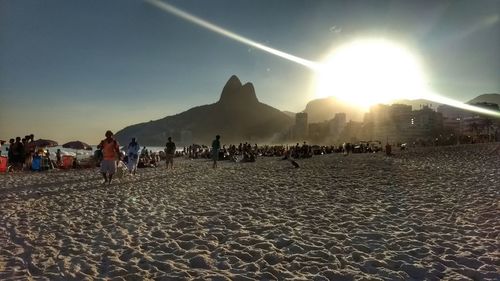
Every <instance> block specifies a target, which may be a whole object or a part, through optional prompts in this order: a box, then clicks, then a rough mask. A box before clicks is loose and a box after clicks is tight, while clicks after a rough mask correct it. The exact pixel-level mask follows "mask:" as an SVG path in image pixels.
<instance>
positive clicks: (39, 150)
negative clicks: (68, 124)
mask: <svg viewBox="0 0 500 281" xmlns="http://www.w3.org/2000/svg"><path fill="white" fill-rule="evenodd" d="M3 144H4V143H2V145H3ZM0 154H1V152H0ZM50 156H51V155H50V151H49V150H48V149H45V147H40V146H38V145H37V143H36V142H35V136H34V135H33V134H30V135H26V136H25V137H24V138H21V137H16V138H11V139H10V140H9V144H8V146H7V159H8V163H7V165H8V167H9V170H10V171H29V170H48V169H53V168H54V167H56V166H57V165H58V163H55V162H54V161H53V160H51V158H50Z"/></svg>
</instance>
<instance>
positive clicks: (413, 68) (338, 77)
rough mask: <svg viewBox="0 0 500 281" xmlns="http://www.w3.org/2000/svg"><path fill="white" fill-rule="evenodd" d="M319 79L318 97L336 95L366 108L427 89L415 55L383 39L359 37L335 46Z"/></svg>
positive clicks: (320, 70) (415, 95)
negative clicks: (359, 38)
mask: <svg viewBox="0 0 500 281" xmlns="http://www.w3.org/2000/svg"><path fill="white" fill-rule="evenodd" d="M316 79H317V81H316V97H317V98H322V97H329V96H334V97H337V98H339V99H341V100H343V101H346V102H348V103H352V104H355V105H358V106H360V107H363V108H368V107H370V106H371V105H374V104H377V103H388V102H391V101H392V100H395V99H415V98H419V97H421V96H422V93H424V92H425V90H426V86H425V79H424V75H423V73H422V71H421V69H420V66H419V64H418V62H417V60H416V59H415V57H414V56H412V54H410V52H408V51H407V50H405V49H404V48H402V47H400V46H398V45H396V44H394V43H392V42H389V41H387V40H382V39H373V40H359V41H355V42H352V43H349V44H346V45H343V46H341V47H339V48H337V49H335V50H334V51H333V52H332V53H331V54H330V55H329V56H328V57H327V58H326V60H325V61H324V62H323V63H322V66H321V67H320V69H319V70H318V72H317V75H316Z"/></svg>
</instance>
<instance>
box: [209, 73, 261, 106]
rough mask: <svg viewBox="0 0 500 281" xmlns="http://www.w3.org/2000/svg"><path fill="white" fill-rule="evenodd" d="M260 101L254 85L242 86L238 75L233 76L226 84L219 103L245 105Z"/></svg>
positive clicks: (246, 84)
mask: <svg viewBox="0 0 500 281" xmlns="http://www.w3.org/2000/svg"><path fill="white" fill-rule="evenodd" d="M258 101H259V100H258V99H257V95H256V94H255V88H254V87H253V84H252V83H245V85H242V84H241V81H240V79H239V78H238V77H237V76H236V75H233V76H231V78H229V80H228V81H227V82H226V85H225V86H224V88H223V89H222V93H221V95H220V99H219V103H223V104H231V105H238V104H242V105H244V104H248V103H256V102H258Z"/></svg>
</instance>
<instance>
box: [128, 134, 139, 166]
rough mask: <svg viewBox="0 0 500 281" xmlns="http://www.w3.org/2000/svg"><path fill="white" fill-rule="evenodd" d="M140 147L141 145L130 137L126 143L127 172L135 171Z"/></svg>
mask: <svg viewBox="0 0 500 281" xmlns="http://www.w3.org/2000/svg"><path fill="white" fill-rule="evenodd" d="M140 149H141V146H140V145H139V143H138V142H137V141H136V139H135V138H132V141H131V142H130V143H129V144H128V147H127V156H128V158H127V159H128V161H127V168H128V172H129V173H130V174H132V175H135V172H136V171H137V163H138V162H139V150H140Z"/></svg>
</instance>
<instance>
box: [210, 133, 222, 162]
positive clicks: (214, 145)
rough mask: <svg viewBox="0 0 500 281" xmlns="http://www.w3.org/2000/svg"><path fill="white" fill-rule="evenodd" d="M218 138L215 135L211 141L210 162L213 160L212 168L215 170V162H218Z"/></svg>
mask: <svg viewBox="0 0 500 281" xmlns="http://www.w3.org/2000/svg"><path fill="white" fill-rule="evenodd" d="M219 150H220V136H219V135H216V136H215V139H214V140H213V141H212V160H214V164H213V166H212V167H213V168H214V169H215V168H217V160H219Z"/></svg>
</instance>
